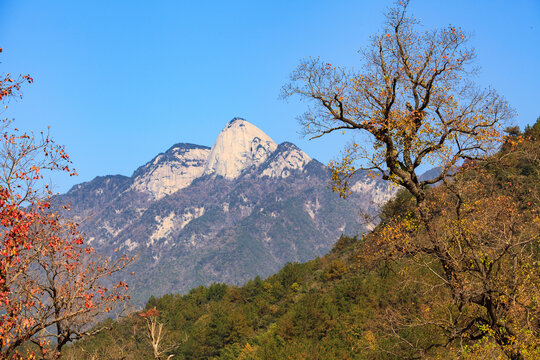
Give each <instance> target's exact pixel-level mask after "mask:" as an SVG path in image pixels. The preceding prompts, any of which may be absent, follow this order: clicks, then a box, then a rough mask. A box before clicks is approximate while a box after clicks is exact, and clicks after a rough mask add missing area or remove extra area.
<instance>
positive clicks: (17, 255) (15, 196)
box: [0, 49, 132, 359]
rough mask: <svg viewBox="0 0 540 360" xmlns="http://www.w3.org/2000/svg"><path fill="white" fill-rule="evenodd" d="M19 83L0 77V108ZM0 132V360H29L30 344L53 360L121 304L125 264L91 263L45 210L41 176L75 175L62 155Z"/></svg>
mask: <svg viewBox="0 0 540 360" xmlns="http://www.w3.org/2000/svg"><path fill="white" fill-rule="evenodd" d="M0 51H1V49H0ZM24 82H32V79H31V78H30V77H29V76H21V77H20V78H19V79H16V80H14V79H13V78H11V77H10V76H9V74H7V75H5V76H2V77H0V100H6V99H9V98H10V97H14V96H18V95H19V92H18V91H19V89H20V86H21V85H22V84H23V83H24ZM0 131H1V136H2V138H3V139H2V143H1V144H0V358H2V359H7V358H17V357H20V354H21V353H26V356H27V357H32V356H34V355H33V354H32V352H31V351H30V350H28V349H29V348H31V347H32V344H33V346H34V347H35V346H37V347H38V348H39V349H40V351H41V357H42V358H45V359H57V358H58V357H59V356H60V350H61V349H62V347H63V346H64V345H65V344H66V343H68V342H69V341H72V340H73V339H78V338H80V337H82V336H85V335H86V334H87V331H88V330H89V328H90V326H91V325H92V324H95V321H96V320H98V319H99V318H100V317H101V316H102V314H103V313H106V312H109V311H111V310H112V309H113V307H114V305H115V303H116V302H118V301H123V300H124V299H126V298H127V297H128V293H127V285H126V284H125V283H124V282H118V283H113V282H112V280H111V278H110V277H111V275H112V274H113V273H115V272H118V271H120V270H122V269H123V268H125V266H127V265H128V264H129V263H130V262H131V261H132V259H130V258H127V257H118V258H117V259H116V260H113V259H107V258H101V257H99V256H97V255H96V254H95V252H94V250H93V249H92V248H91V247H89V246H86V245H85V244H84V237H83V236H82V235H81V234H79V232H78V230H77V224H75V223H73V222H72V221H70V220H68V219H66V218H64V217H62V215H60V214H59V213H58V212H55V211H52V210H51V204H50V196H52V192H51V191H50V188H49V186H48V185H47V184H45V183H44V182H43V175H42V174H43V172H44V171H47V170H49V171H65V172H68V173H70V174H71V175H75V174H76V173H75V171H74V170H73V169H72V168H71V162H70V160H69V157H68V155H67V154H66V152H65V150H64V148H63V147H61V146H58V145H56V144H55V143H54V141H53V140H52V139H51V138H50V137H49V135H48V134H45V133H43V132H42V133H41V134H40V135H39V136H34V135H33V134H27V133H21V132H19V131H18V130H17V129H12V128H11V126H10V122H9V121H7V120H3V121H2V126H1V130H0ZM51 340H53V341H51Z"/></svg>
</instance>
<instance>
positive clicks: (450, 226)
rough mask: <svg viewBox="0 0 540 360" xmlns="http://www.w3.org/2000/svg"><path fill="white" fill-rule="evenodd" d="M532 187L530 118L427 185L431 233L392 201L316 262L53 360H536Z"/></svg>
mask: <svg viewBox="0 0 540 360" xmlns="http://www.w3.org/2000/svg"><path fill="white" fill-rule="evenodd" d="M539 179H540V119H538V121H537V122H536V124H534V126H532V127H528V128H527V129H525V131H524V132H523V133H521V132H520V131H519V129H517V128H509V129H507V136H506V140H505V142H504V144H503V146H502V148H501V150H500V151H499V152H498V153H497V154H495V155H493V156H491V157H489V158H487V159H485V160H482V161H469V162H466V163H465V164H464V165H463V166H462V167H461V168H460V169H459V171H458V172H457V173H456V174H455V175H454V176H453V177H452V178H451V179H450V178H449V179H444V180H443V181H442V182H441V183H439V184H438V185H436V186H433V187H432V188H431V189H430V190H429V191H428V192H427V194H428V195H427V206H428V208H429V212H430V218H429V221H430V223H429V224H425V223H423V222H422V221H420V220H419V215H418V213H417V211H418V210H417V207H416V206H415V203H414V199H413V197H412V196H411V195H410V194H409V193H408V192H406V191H400V192H399V193H398V196H397V197H396V198H395V199H394V200H392V201H390V202H389V203H387V204H386V205H385V206H384V207H383V209H382V212H381V215H380V219H381V222H380V224H379V225H378V226H377V228H375V229H374V230H373V231H372V232H370V233H368V234H365V235H363V236H362V237H359V238H350V237H344V236H342V237H341V238H340V239H339V240H338V241H337V242H336V244H335V246H334V247H333V249H332V251H331V252H330V253H329V254H328V255H326V256H324V257H322V258H317V259H315V260H312V261H309V262H307V263H303V264H297V263H294V264H291V263H289V264H287V265H286V266H285V267H284V268H283V269H282V270H281V271H279V272H278V273H277V274H275V275H273V276H270V277H269V278H267V279H264V280H263V279H261V278H258V277H257V278H255V279H253V280H251V281H249V282H248V283H247V284H245V285H244V286H241V287H234V286H228V285H225V284H213V285H211V286H209V287H198V288H195V289H193V290H191V291H190V292H189V293H188V294H186V295H178V294H177V295H174V294H170V295H165V296H163V297H161V298H157V299H156V298H153V297H152V298H150V300H149V301H148V303H147V304H146V308H145V309H144V310H143V311H140V312H136V313H132V314H131V315H129V316H127V317H126V318H123V319H121V320H118V321H113V320H107V321H105V322H103V323H101V324H100V325H98V327H97V328H96V329H99V330H101V331H100V332H99V333H98V334H97V335H95V336H92V337H89V338H86V339H84V340H82V341H79V342H75V343H74V344H73V345H71V346H70V347H69V348H67V349H66V351H65V352H64V355H63V358H65V359H167V358H174V359H222V360H224V359H408V358H410V359H412V358H433V359H455V358H464V359H498V358H511V359H538V358H540V350H539V349H540V311H539V307H538V305H539V302H540V288H539V286H540V279H539V277H540V271H539V270H540V256H539V250H540V247H539V244H540V242H539V240H540V239H539V236H540V235H539V234H540V231H539V230H540V229H539V227H540V218H539V217H538V211H539V210H540V207H539V204H540V192H539V188H538V187H539V185H540V181H539ZM428 229H431V231H432V233H431V235H429V234H427V231H428ZM441 248H444V249H445V250H444V251H442V250H441V251H435V250H433V249H441ZM441 254H444V258H442V259H441V258H440V257H441ZM449 268H450V269H451V271H450V274H449V270H448V269H449ZM449 279H450V280H449Z"/></svg>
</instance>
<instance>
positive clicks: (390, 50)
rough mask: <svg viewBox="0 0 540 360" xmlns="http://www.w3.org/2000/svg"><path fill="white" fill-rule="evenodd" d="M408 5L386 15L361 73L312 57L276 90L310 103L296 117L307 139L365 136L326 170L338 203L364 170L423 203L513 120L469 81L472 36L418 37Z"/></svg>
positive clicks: (500, 101)
mask: <svg viewBox="0 0 540 360" xmlns="http://www.w3.org/2000/svg"><path fill="white" fill-rule="evenodd" d="M408 3H409V2H408V1H401V2H399V3H397V4H396V5H395V7H393V8H392V9H390V10H389V11H388V13H387V15H386V23H385V26H384V28H383V31H382V32H380V33H377V34H375V35H373V36H372V37H371V44H370V45H369V46H368V47H367V48H365V49H362V50H361V51H360V53H361V54H362V59H363V62H362V67H361V70H360V71H353V70H349V69H346V68H342V67H339V66H334V65H332V64H329V63H326V62H324V61H323V60H321V59H319V58H308V59H305V60H303V61H301V62H300V64H299V66H298V67H297V69H296V70H295V71H294V72H293V73H292V75H291V81H290V82H289V83H288V84H286V85H285V86H284V87H283V89H282V96H283V97H289V96H292V95H299V96H300V97H301V98H302V99H305V100H308V101H309V102H310V103H311V104H312V107H310V108H309V110H308V111H307V112H306V113H305V114H304V115H303V116H301V117H300V118H299V120H300V123H301V125H302V129H303V133H304V134H305V135H309V136H311V138H312V139H313V138H318V137H321V136H324V135H326V134H329V133H333V132H343V133H346V132H352V133H353V134H355V135H359V136H361V138H359V140H361V141H353V142H352V143H350V144H348V145H347V146H346V148H345V151H344V154H343V157H342V158H341V159H340V160H338V161H335V162H331V163H330V167H331V169H332V174H333V183H334V190H338V191H339V192H340V194H341V195H342V196H347V195H348V189H347V186H348V179H349V178H350V177H351V176H352V175H353V174H354V173H355V172H356V171H357V170H358V169H370V170H376V171H378V172H380V173H381V174H382V176H383V178H384V179H387V180H391V181H393V182H395V183H396V184H398V185H401V186H404V187H405V188H406V189H407V190H409V191H410V192H411V193H412V194H413V195H414V196H415V198H416V199H417V201H419V202H422V201H423V200H424V198H425V192H424V190H423V189H424V188H425V186H426V185H429V184H434V183H436V182H438V181H440V180H441V179H443V178H444V177H446V176H448V175H449V174H450V173H451V172H452V171H453V167H454V166H456V165H458V164H459V163H460V161H462V160H463V159H471V158H477V157H482V156H485V155H487V154H489V153H491V152H492V151H493V150H494V149H495V148H496V146H497V145H498V144H499V142H500V140H501V136H502V133H501V130H502V126H503V124H504V123H505V121H507V120H509V119H511V118H512V117H513V116H514V112H513V110H512V109H511V108H510V107H509V106H508V104H507V102H506V101H505V100H504V98H503V97H502V96H501V95H499V94H498V93H497V92H496V91H495V90H493V89H489V88H488V89H480V88H479V87H477V86H476V85H475V84H474V83H473V82H472V81H471V76H472V75H473V74H474V73H475V71H476V68H475V67H474V59H475V53H474V50H473V49H472V48H470V47H468V45H467V44H468V42H469V39H470V37H469V36H468V35H467V34H466V33H465V32H464V31H462V30H461V29H459V28H457V27H453V26H449V27H447V28H443V29H434V30H423V29H421V28H420V22H419V21H418V20H417V19H415V18H414V17H412V16H409V15H408V14H407V7H408ZM426 162H430V163H431V164H433V165H436V166H439V167H440V168H441V173H440V175H439V176H437V177H435V178H434V179H427V180H420V179H419V178H418V175H419V174H418V168H419V166H420V165H422V164H425V163H426Z"/></svg>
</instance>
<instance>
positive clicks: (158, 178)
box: [131, 143, 210, 199]
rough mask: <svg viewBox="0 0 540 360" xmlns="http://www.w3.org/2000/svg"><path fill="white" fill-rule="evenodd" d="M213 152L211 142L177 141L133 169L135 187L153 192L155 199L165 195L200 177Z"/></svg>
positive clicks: (135, 188)
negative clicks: (192, 142) (177, 142)
mask: <svg viewBox="0 0 540 360" xmlns="http://www.w3.org/2000/svg"><path fill="white" fill-rule="evenodd" d="M209 154H210V148H208V147H207V146H201V145H195V144H187V143H180V144H176V145H173V146H172V147H171V148H169V150H167V151H166V152H165V153H162V154H159V155H157V156H156V157H155V158H153V159H152V160H150V161H149V162H148V163H146V164H145V165H143V166H141V167H140V168H138V169H137V170H136V171H135V172H134V173H133V176H132V178H133V185H132V186H131V188H132V189H133V190H136V191H141V192H145V193H149V194H150V195H151V196H152V197H153V198H154V199H161V198H162V197H164V196H166V195H170V194H172V193H174V192H176V191H177V190H180V189H183V188H185V187H187V186H189V184H191V182H192V181H193V180H194V179H195V178H198V177H200V176H201V175H202V173H203V171H204V168H205V166H206V161H207V159H208V155H209Z"/></svg>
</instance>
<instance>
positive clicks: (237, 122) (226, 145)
mask: <svg viewBox="0 0 540 360" xmlns="http://www.w3.org/2000/svg"><path fill="white" fill-rule="evenodd" d="M276 148H277V144H276V143H275V142H274V141H273V140H272V139H271V138H270V137H269V136H268V135H266V134H265V133H264V132H263V131H262V130H261V129H259V128H258V127H256V126H255V125H253V124H250V123H248V122H247V121H246V120H244V119H240V118H235V119H233V120H232V121H231V122H230V123H228V124H227V126H225V128H224V129H223V130H222V131H221V133H220V134H219V135H218V137H217V139H216V142H215V143H214V146H212V150H211V152H210V156H209V157H208V163H207V165H206V168H205V169H204V175H221V176H223V177H224V178H226V179H234V178H237V177H238V176H239V175H240V173H241V172H242V171H243V170H244V169H247V168H249V167H252V166H258V165H260V164H262V163H263V162H264V161H265V160H266V158H267V157H268V156H269V155H270V154H271V153H272V152H274V150H276Z"/></svg>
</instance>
